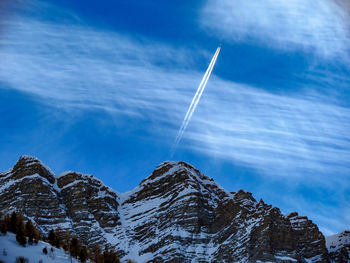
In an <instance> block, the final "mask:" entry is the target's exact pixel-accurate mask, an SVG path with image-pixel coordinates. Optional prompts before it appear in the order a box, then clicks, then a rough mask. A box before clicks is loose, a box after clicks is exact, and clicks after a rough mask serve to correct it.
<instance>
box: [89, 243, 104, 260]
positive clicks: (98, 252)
mask: <svg viewBox="0 0 350 263" xmlns="http://www.w3.org/2000/svg"><path fill="white" fill-rule="evenodd" d="M92 252H93V255H94V256H93V259H94V262H95V263H104V262H103V254H102V250H101V247H100V246H99V244H97V243H96V244H95V245H94V246H93V249H92Z"/></svg>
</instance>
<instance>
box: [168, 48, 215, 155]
mask: <svg viewBox="0 0 350 263" xmlns="http://www.w3.org/2000/svg"><path fill="white" fill-rule="evenodd" d="M220 49H221V47H218V48H217V49H216V51H215V54H214V56H213V58H212V60H211V61H210V64H209V66H208V68H207V70H206V72H205V74H204V76H203V78H202V81H201V83H200V84H199V86H198V88H197V91H196V94H195V95H194V97H193V99H192V102H191V104H190V107H189V108H188V110H187V112H186V115H185V118H184V120H183V121H182V124H181V127H180V129H179V131H178V133H177V136H176V138H175V142H174V144H173V146H172V148H171V151H170V155H171V157H172V156H173V155H174V153H175V151H176V148H177V146H178V144H179V142H180V140H181V138H182V136H183V134H184V132H185V130H186V128H187V126H188V124H189V123H190V121H191V118H192V115H193V113H194V111H195V110H196V107H197V105H198V103H199V100H200V98H201V96H202V94H203V91H204V89H205V86H206V85H207V82H208V80H209V78H210V75H211V72H212V70H213V68H214V66H215V62H216V60H217V58H218V55H219V53H220Z"/></svg>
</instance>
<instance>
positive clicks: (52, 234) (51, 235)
mask: <svg viewBox="0 0 350 263" xmlns="http://www.w3.org/2000/svg"><path fill="white" fill-rule="evenodd" d="M47 239H48V241H49V244H50V245H51V246H54V245H55V242H56V234H55V231H53V229H51V230H50V231H49V235H48V237H47Z"/></svg>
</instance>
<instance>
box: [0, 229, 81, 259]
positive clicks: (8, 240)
mask: <svg viewBox="0 0 350 263" xmlns="http://www.w3.org/2000/svg"><path fill="white" fill-rule="evenodd" d="M44 247H46V248H47V250H48V251H49V252H48V254H47V255H45V254H44V253H43V249H44ZM50 249H51V245H50V244H48V243H45V242H42V241H39V243H38V244H33V245H26V246H25V247H23V246H21V245H19V244H18V242H17V241H16V235H15V234H12V233H7V234H6V235H5V236H3V235H1V234H0V260H2V261H3V262H5V263H14V262H16V258H17V257H21V256H22V257H25V258H27V259H28V260H29V263H34V262H36V263H37V262H39V261H40V260H42V262H43V263H51V262H52V263H70V262H71V258H70V256H69V254H68V253H66V252H65V251H64V250H61V249H57V248H54V251H53V252H51V251H50ZM72 262H73V263H78V262H79V261H78V260H76V259H74V258H73V259H72Z"/></svg>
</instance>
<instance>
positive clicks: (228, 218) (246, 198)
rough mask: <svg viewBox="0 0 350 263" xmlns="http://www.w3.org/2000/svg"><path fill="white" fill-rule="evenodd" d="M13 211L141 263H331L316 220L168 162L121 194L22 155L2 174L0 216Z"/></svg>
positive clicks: (44, 227)
mask: <svg viewBox="0 0 350 263" xmlns="http://www.w3.org/2000/svg"><path fill="white" fill-rule="evenodd" d="M13 210H19V211H22V212H23V213H24V215H25V216H26V217H29V218H31V219H32V220H33V221H34V222H35V223H36V224H37V225H38V226H39V227H40V229H41V231H42V232H43V233H44V234H46V233H47V232H48V231H49V230H50V229H52V228H57V227H58V226H59V227H61V228H62V229H63V230H69V231H71V232H72V233H74V234H76V235H78V236H79V238H80V239H81V240H83V241H84V242H85V243H86V244H87V245H89V246H92V245H93V244H94V243H100V244H101V245H103V246H104V245H106V244H109V245H111V246H114V247H115V249H116V250H117V251H118V253H119V255H120V256H121V257H122V258H123V259H127V258H132V259H134V260H136V261H138V262H242V263H243V262H285V263H287V262H329V259H328V258H329V256H328V252H327V249H326V247H325V239H324V237H323V235H322V234H321V233H320V231H319V230H318V228H317V226H316V225H315V224H314V223H312V221H310V220H308V219H307V218H306V217H302V216H299V215H298V214H297V213H291V214H289V215H283V214H282V213H281V211H280V210H279V209H278V208H276V207H272V206H271V205H268V204H265V203H264V202H263V201H262V200H260V201H259V202H258V201H256V200H255V199H254V198H253V196H252V194H250V193H248V192H246V191H243V190H240V191H238V192H232V193H230V192H227V191H226V190H224V189H223V188H221V187H220V186H219V185H217V184H216V183H215V182H214V181H213V179H211V178H209V177H207V176H205V175H203V174H201V173H200V172H199V171H198V170H197V169H195V168H194V167H192V166H191V165H189V164H187V163H185V162H170V161H168V162H164V163H162V164H160V165H159V166H158V167H157V168H156V170H155V171H154V172H153V173H152V174H151V175H150V176H149V177H148V178H146V179H145V180H143V181H142V182H141V183H140V185H138V186H137V187H136V188H135V189H133V190H132V191H129V192H127V193H124V194H120V193H117V192H115V191H113V190H112V189H110V188H108V187H106V186H104V185H103V183H102V182H101V181H100V180H98V179H96V178H95V177H93V176H91V175H83V174H80V173H76V172H65V173H63V174H60V175H58V176H55V175H54V174H53V173H52V172H51V171H50V170H49V169H48V168H46V167H45V166H44V165H43V164H42V163H41V162H40V161H39V160H37V159H35V158H33V157H28V156H23V157H21V158H20V160H19V161H18V162H17V164H16V165H15V166H14V168H13V169H12V170H10V171H8V172H5V173H1V174H0V212H1V213H3V214H4V213H10V212H12V211H13Z"/></svg>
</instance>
